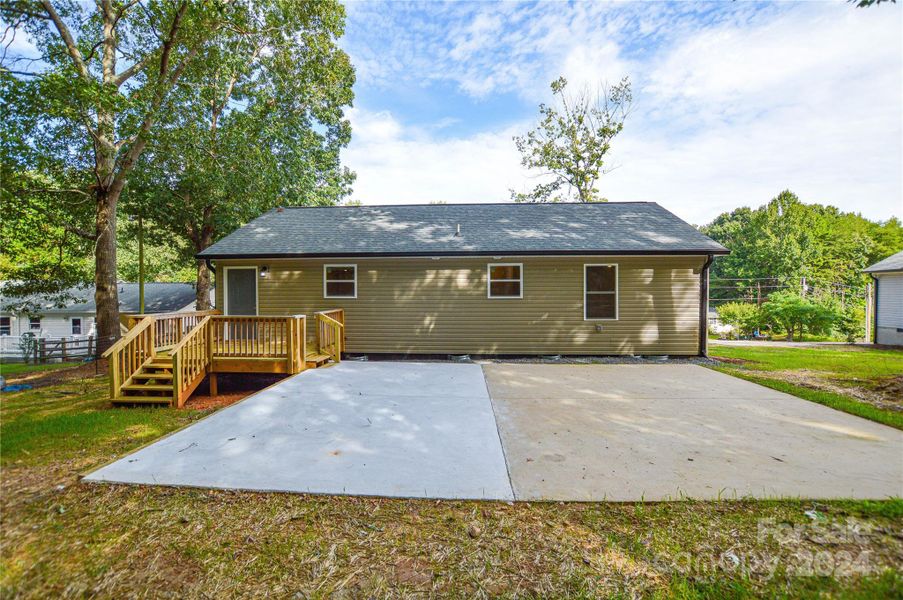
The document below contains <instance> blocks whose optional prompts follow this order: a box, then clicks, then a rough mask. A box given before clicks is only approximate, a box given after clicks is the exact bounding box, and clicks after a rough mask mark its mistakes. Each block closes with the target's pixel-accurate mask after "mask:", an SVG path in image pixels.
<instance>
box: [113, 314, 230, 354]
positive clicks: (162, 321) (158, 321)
mask: <svg viewBox="0 0 903 600" xmlns="http://www.w3.org/2000/svg"><path fill="white" fill-rule="evenodd" d="M218 314H221V313H220V311H218V310H192V311H186V312H173V313H155V314H151V315H144V314H135V315H124V316H123V317H121V318H120V320H122V321H124V322H125V326H126V327H128V328H129V330H131V328H132V327H134V326H135V324H137V323H138V322H139V321H141V320H142V319H143V318H145V317H153V318H154V329H155V331H154V335H155V339H156V344H157V350H163V349H166V348H169V347H170V346H175V345H176V344H178V343H179V342H180V341H181V340H182V337H183V336H184V335H185V334H186V333H188V332H189V331H191V330H192V329H194V328H195V327H197V324H198V323H200V322H201V321H202V320H203V319H204V317H208V316H210V315H218Z"/></svg>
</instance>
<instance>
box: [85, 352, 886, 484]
mask: <svg viewBox="0 0 903 600" xmlns="http://www.w3.org/2000/svg"><path fill="white" fill-rule="evenodd" d="M487 385H488V390H487ZM500 438H501V439H500ZM509 473H510V477H509ZM86 479H87V480H88V481H98V482H100V481H105V482H122V483H144V484H162V485H184V486H199V487H217V488H236V489H250V490H274V491H290V492H308V493H321V494H355V495H375V496H396V497H426V498H458V499H496V500H511V499H517V500H622V501H634V500H643V499H645V500H668V499H678V498H681V497H693V498H700V499H716V498H737V497H746V496H750V497H758V498H773V497H804V498H886V497H888V496H901V495H903V432H901V431H898V430H896V429H893V428H890V427H886V426H884V425H880V424H877V423H873V422H871V421H867V420H864V419H861V418H858V417H854V416H851V415H848V414H845V413H841V412H838V411H835V410H832V409H829V408H826V407H824V406H821V405H818V404H814V403H811V402H807V401H805V400H801V399H799V398H796V397H794V396H789V395H787V394H782V393H780V392H776V391H773V390H770V389H767V388H763V387H761V386H758V385H756V384H753V383H749V382H746V381H743V380H740V379H736V378H733V377H730V376H728V375H724V374H721V373H717V372H715V371H711V370H709V369H705V368H703V367H699V366H695V365H689V364H685V363H684V364H663V365H551V364H528V363H516V364H515V363H488V364H485V365H483V366H482V367H481V366H480V365H474V364H458V363H417V362H343V363H341V364H339V365H337V366H335V367H331V368H328V369H319V370H310V371H305V372H303V373H301V374H300V375H297V376H294V377H291V378H289V379H287V380H285V381H283V382H281V383H279V384H277V385H275V386H273V387H271V388H269V389H267V390H264V391H262V392H259V393H258V394H255V395H254V396H252V397H249V398H247V399H246V400H244V401H242V402H241V403H239V404H237V405H233V406H231V407H229V408H226V409H224V410H222V411H219V412H218V413H216V414H214V415H212V416H211V417H208V418H207V419H204V420H202V421H200V422H199V423H197V424H195V425H192V426H191V427H189V428H187V429H185V430H182V431H179V432H177V433H175V434H173V435H171V436H169V437H166V438H163V439H162V440H160V441H158V442H157V443H155V444H152V445H150V446H148V447H146V448H144V449H141V450H139V451H137V452H135V453H133V454H131V455H129V456H127V457H125V458H123V459H121V460H119V461H117V462H114V463H112V464H110V465H108V466H106V467H103V468H101V469H99V470H97V471H95V472H94V473H92V474H90V475H89V476H88V477H87V478H86Z"/></svg>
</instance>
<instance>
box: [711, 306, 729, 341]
mask: <svg viewBox="0 0 903 600" xmlns="http://www.w3.org/2000/svg"><path fill="white" fill-rule="evenodd" d="M709 331H710V332H712V333H716V334H718V335H719V336H720V337H722V338H726V337H729V336H730V334H731V332H732V331H734V326H733V325H728V324H727V323H722V322H721V317H719V316H718V311H717V310H715V309H714V308H710V309H709Z"/></svg>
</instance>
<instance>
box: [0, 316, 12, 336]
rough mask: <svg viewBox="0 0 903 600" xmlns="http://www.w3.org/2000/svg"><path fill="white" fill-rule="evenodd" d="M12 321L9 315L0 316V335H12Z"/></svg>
mask: <svg viewBox="0 0 903 600" xmlns="http://www.w3.org/2000/svg"><path fill="white" fill-rule="evenodd" d="M12 331H13V327H12V321H11V319H10V318H9V317H0V335H12Z"/></svg>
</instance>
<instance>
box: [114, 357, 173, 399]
mask: <svg viewBox="0 0 903 600" xmlns="http://www.w3.org/2000/svg"><path fill="white" fill-rule="evenodd" d="M122 392H123V393H122V394H121V395H120V396H119V397H117V398H114V399H113V404H153V405H162V406H170V405H171V404H172V357H171V356H169V354H167V353H165V352H161V353H159V354H157V356H155V357H154V358H153V360H151V361H150V362H149V363H147V364H146V365H144V366H143V367H141V369H140V370H139V371H138V372H137V373H135V374H134V375H132V376H131V377H130V378H129V380H128V381H126V382H125V385H123V386H122Z"/></svg>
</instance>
